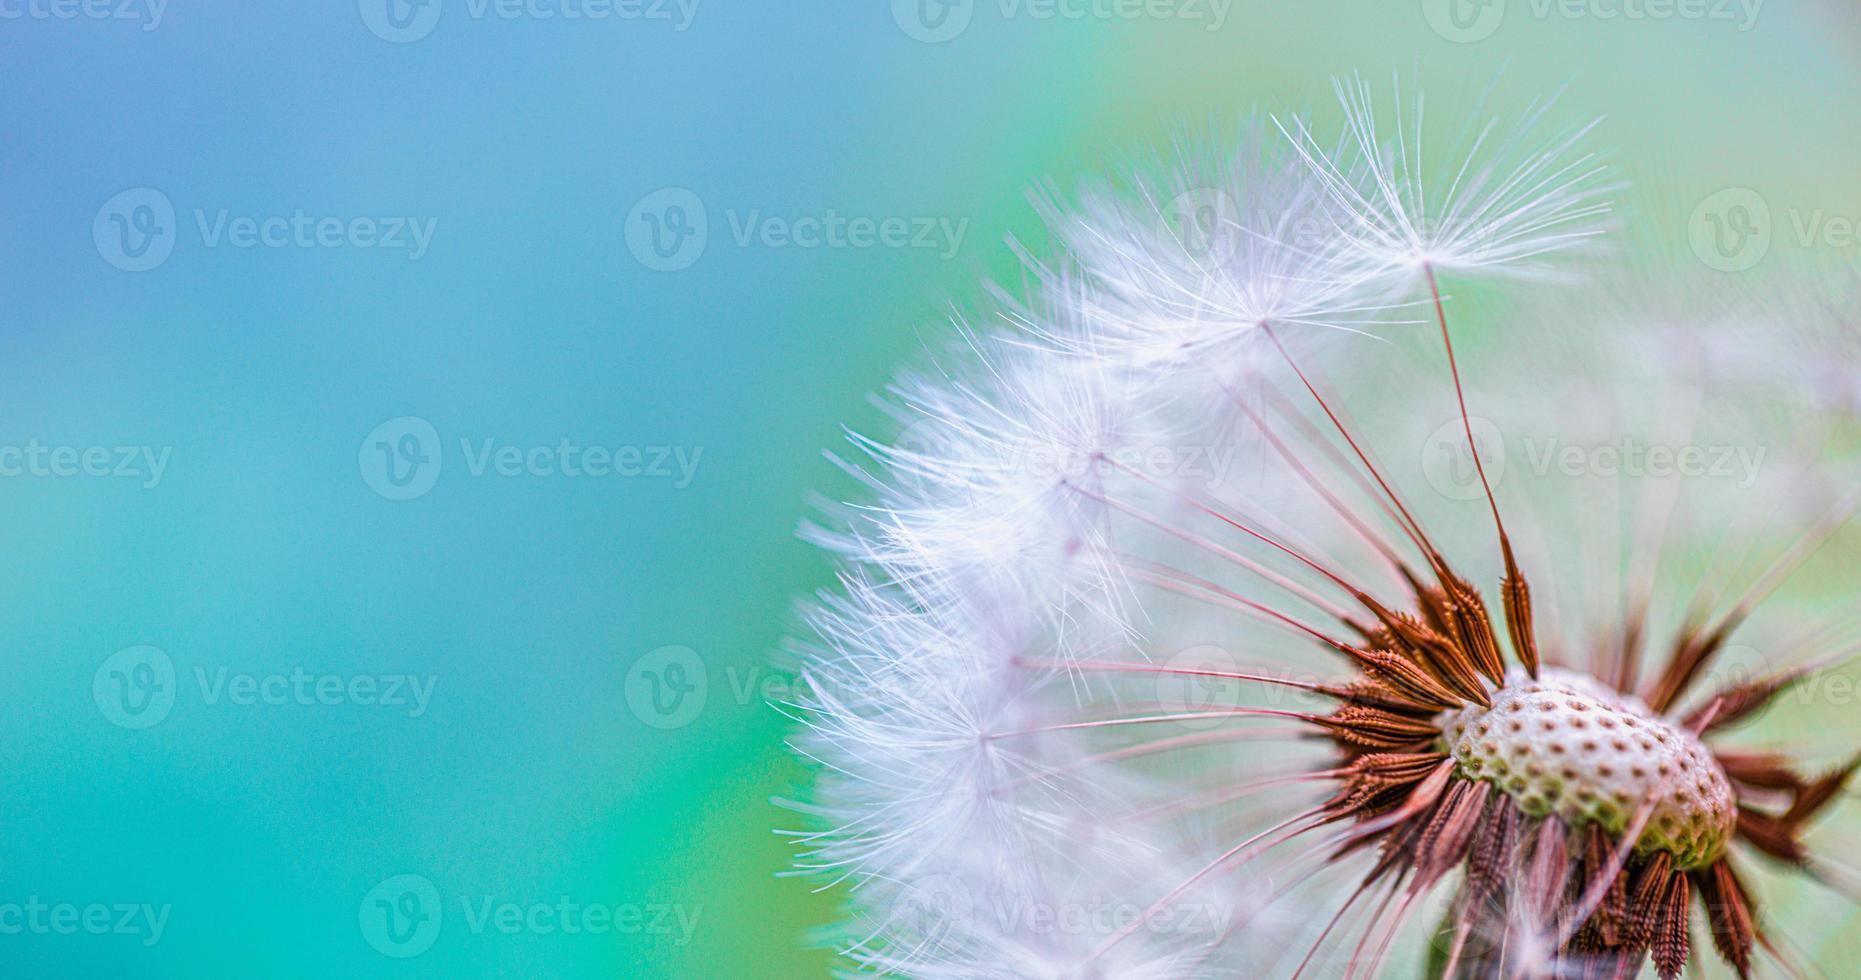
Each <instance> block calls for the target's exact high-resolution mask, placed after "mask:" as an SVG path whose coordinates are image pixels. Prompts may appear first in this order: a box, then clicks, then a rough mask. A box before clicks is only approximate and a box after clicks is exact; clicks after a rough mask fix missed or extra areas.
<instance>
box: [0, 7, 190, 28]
mask: <svg viewBox="0 0 1861 980" xmlns="http://www.w3.org/2000/svg"><path fill="white" fill-rule="evenodd" d="M167 10H168V0H0V20H41V21H51V20H57V21H76V20H87V21H100V20H109V21H120V22H125V23H133V24H140V25H142V30H143V31H144V32H148V31H152V30H155V29H156V28H158V27H160V26H162V14H163V13H165V12H166V11H167Z"/></svg>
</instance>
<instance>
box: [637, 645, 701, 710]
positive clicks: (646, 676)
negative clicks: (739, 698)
mask: <svg viewBox="0 0 1861 980" xmlns="http://www.w3.org/2000/svg"><path fill="white" fill-rule="evenodd" d="M710 691H711V678H710V675H709V674H708V673H707V672H706V671H705V669H704V658H702V657H700V656H698V651H696V650H693V649H692V648H690V647H680V646H665V647H660V648H658V649H656V650H651V651H648V652H647V653H646V655H645V656H642V657H641V658H640V659H638V660H635V661H634V662H633V666H632V667H630V668H628V669H627V681H626V693H627V707H628V708H629V709H631V710H632V711H633V716H634V717H635V718H638V719H640V720H641V721H643V722H645V723H647V724H648V725H651V726H653V727H654V728H665V729H671V728H683V727H685V726H686V725H689V724H691V723H692V722H693V721H694V720H696V719H697V717H698V713H699V712H701V711H703V710H704V702H705V699H706V698H707V697H708V696H709V695H710Z"/></svg>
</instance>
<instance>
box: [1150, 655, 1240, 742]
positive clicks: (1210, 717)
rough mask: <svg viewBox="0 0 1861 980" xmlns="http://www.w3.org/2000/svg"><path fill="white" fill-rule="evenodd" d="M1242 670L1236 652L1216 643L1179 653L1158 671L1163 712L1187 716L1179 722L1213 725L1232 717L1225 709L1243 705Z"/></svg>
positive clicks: (1201, 726) (1189, 725)
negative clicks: (1237, 675) (1233, 652)
mask: <svg viewBox="0 0 1861 980" xmlns="http://www.w3.org/2000/svg"><path fill="white" fill-rule="evenodd" d="M1239 670H1240V665H1239V664H1238V663H1237V662H1236V661H1235V659H1234V655H1233V654H1231V653H1229V652H1228V651H1227V650H1225V649H1223V648H1221V647H1218V646H1214V645H1213V644H1207V643H1205V644H1202V645H1200V646H1193V647H1189V648H1188V649H1186V650H1182V651H1180V652H1178V653H1177V654H1176V655H1175V656H1173V657H1171V658H1170V659H1169V660H1167V661H1165V662H1164V663H1163V665H1162V667H1161V668H1160V669H1159V670H1158V671H1157V703H1158V704H1159V705H1161V706H1162V712H1163V713H1164V714H1171V715H1176V714H1180V715H1184V716H1185V717H1182V718H1178V719H1175V721H1176V724H1178V725H1180V726H1182V727H1184V728H1190V729H1205V728H1213V727H1215V726H1217V725H1220V724H1221V723H1222V722H1224V721H1228V720H1230V719H1229V718H1228V717H1226V716H1224V714H1223V712H1226V711H1228V710H1229V709H1232V708H1236V707H1239V706H1240V703H1241V684H1240V681H1239V680H1237V679H1236V678H1234V677H1233V676H1224V675H1233V674H1235V673H1238V672H1239Z"/></svg>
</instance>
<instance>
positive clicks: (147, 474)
mask: <svg viewBox="0 0 1861 980" xmlns="http://www.w3.org/2000/svg"><path fill="white" fill-rule="evenodd" d="M173 453H174V447H173V446H160V447H157V446H66V445H50V444H46V443H42V442H40V441H39V440H38V439H37V438H36V437H34V438H29V439H27V440H26V442H25V444H23V445H13V446H4V445H0V477H36V478H41V479H71V478H74V477H90V478H93V479H112V480H124V479H128V480H139V481H141V484H142V489H144V490H153V489H155V487H156V485H158V484H160V483H161V482H162V474H163V473H164V472H166V471H167V469H168V457H169V456H171V455H172V454H173Z"/></svg>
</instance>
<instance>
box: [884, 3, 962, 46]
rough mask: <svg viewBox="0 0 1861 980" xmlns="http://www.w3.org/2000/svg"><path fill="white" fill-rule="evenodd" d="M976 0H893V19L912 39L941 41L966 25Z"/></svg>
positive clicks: (934, 42) (932, 42) (959, 32)
mask: <svg viewBox="0 0 1861 980" xmlns="http://www.w3.org/2000/svg"><path fill="white" fill-rule="evenodd" d="M975 13H976V0H892V20H893V21H895V22H896V23H897V24H898V29H899V30H901V31H904V32H905V36H907V37H909V38H911V39H912V40H914V41H922V42H924V43H925V44H941V43H943V42H945V41H948V40H950V39H952V38H954V37H956V36H957V35H958V34H961V33H963V32H964V31H965V30H967V29H968V28H969V19H970V18H971V17H973V16H975Z"/></svg>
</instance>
